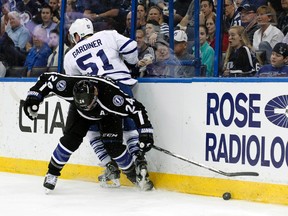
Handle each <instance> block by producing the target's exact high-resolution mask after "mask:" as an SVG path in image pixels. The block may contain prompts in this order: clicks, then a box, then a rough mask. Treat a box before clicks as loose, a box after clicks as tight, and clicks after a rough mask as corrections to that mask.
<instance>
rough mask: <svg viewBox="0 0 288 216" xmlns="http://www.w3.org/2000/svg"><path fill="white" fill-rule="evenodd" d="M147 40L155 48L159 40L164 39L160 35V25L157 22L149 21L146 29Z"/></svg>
mask: <svg viewBox="0 0 288 216" xmlns="http://www.w3.org/2000/svg"><path fill="white" fill-rule="evenodd" d="M145 34H146V40H147V42H148V44H149V45H150V46H154V44H155V43H156V41H157V40H159V39H163V37H162V34H161V33H160V25H159V23H158V22H157V21H155V20H148V21H147V23H146V28H145Z"/></svg>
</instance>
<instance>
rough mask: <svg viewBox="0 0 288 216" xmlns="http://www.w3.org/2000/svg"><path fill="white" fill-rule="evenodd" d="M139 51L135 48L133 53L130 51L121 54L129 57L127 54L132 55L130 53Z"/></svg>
mask: <svg viewBox="0 0 288 216" xmlns="http://www.w3.org/2000/svg"><path fill="white" fill-rule="evenodd" d="M136 50H137V47H135V48H134V49H133V50H131V51H128V52H122V53H121V54H123V55H127V54H130V53H133V52H135V51H136Z"/></svg>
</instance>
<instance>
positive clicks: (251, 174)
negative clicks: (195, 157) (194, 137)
mask: <svg viewBox="0 0 288 216" xmlns="http://www.w3.org/2000/svg"><path fill="white" fill-rule="evenodd" d="M152 148H154V149H156V150H157V151H160V152H163V153H165V154H167V155H170V156H172V157H175V158H178V159H180V160H183V161H186V162H188V163H190V164H193V165H195V166H198V167H202V168H204V169H207V170H210V171H212V172H215V173H218V174H220V175H224V176H228V177H235V176H259V173H257V172H224V171H222V170H218V169H214V168H212V167H208V166H205V165H203V164H200V163H197V162H194V161H191V160H189V159H187V158H184V157H182V156H180V155H177V154H174V153H172V152H170V151H168V150H166V149H163V148H161V147H158V146H155V145H153V147H152Z"/></svg>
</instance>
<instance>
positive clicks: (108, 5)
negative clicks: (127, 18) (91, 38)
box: [83, 0, 120, 21]
mask: <svg viewBox="0 0 288 216" xmlns="http://www.w3.org/2000/svg"><path fill="white" fill-rule="evenodd" d="M83 4H84V16H85V17H87V18H89V19H91V20H92V21H95V20H96V19H97V18H98V17H113V18H115V17H117V16H118V14H119V8H120V1H117V0H112V1H108V0H84V1H83Z"/></svg>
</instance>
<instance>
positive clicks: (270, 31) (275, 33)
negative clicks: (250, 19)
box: [253, 5, 284, 64]
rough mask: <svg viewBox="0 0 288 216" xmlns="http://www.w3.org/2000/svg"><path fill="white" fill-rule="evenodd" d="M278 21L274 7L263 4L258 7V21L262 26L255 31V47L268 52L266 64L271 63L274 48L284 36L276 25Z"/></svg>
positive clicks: (257, 49) (257, 50)
mask: <svg viewBox="0 0 288 216" xmlns="http://www.w3.org/2000/svg"><path fill="white" fill-rule="evenodd" d="M276 22H277V19H276V12H275V10H274V9H273V8H271V7H269V6H266V5H263V6H260V7H259V8H258V9H257V23H258V25H259V26H260V28H259V29H258V30H257V31H255V33H254V36H253V49H254V50H255V51H256V52H263V53H265V54H266V55H265V59H264V60H263V61H264V64H267V63H270V56H271V52H272V48H273V47H274V46H275V44H276V43H278V42H281V41H282V40H283V38H284V34H283V33H282V32H281V30H279V29H278V28H277V27H275V26H274V25H275V24H276Z"/></svg>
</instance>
